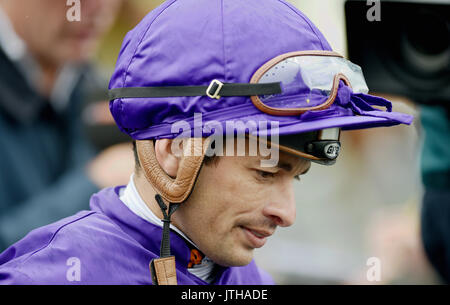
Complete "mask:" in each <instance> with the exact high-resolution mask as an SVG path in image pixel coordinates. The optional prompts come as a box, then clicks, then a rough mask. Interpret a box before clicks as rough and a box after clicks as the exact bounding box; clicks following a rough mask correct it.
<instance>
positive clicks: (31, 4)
mask: <svg viewBox="0 0 450 305" xmlns="http://www.w3.org/2000/svg"><path fill="white" fill-rule="evenodd" d="M77 2H79V3H80V5H79V8H80V14H79V16H80V21H72V22H70V21H69V20H68V18H67V15H68V11H69V10H71V9H72V10H73V8H74V7H75V6H76V4H75V3H77ZM67 3H68V1H66V0H37V1H36V0H31V1H30V0H0V4H1V6H2V8H3V10H4V11H5V13H6V14H7V15H8V16H9V18H10V20H11V22H12V24H13V26H14V30H15V31H16V33H17V34H18V35H19V36H20V37H21V38H22V39H23V40H24V41H25V42H26V44H27V47H28V50H29V51H30V52H31V54H33V57H35V58H36V59H37V60H38V61H39V62H40V63H41V64H44V65H52V66H55V65H56V66H58V65H61V64H62V63H64V62H67V61H72V62H82V61H85V60H87V59H89V58H90V57H92V56H93V54H94V53H95V51H96V47H97V45H98V43H99V39H100V38H101V36H102V35H103V34H104V33H105V32H106V31H107V30H108V29H109V27H110V26H111V24H112V22H113V21H114V19H115V17H116V14H117V12H118V10H119V7H120V5H121V3H122V0H80V1H72V2H71V1H69V3H73V4H71V5H67ZM69 15H71V16H72V14H69Z"/></svg>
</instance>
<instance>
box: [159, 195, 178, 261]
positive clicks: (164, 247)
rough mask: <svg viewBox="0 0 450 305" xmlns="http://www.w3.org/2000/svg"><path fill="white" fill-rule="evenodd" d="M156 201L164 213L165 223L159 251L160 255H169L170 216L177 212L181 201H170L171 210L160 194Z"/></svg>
mask: <svg viewBox="0 0 450 305" xmlns="http://www.w3.org/2000/svg"><path fill="white" fill-rule="evenodd" d="M155 199H156V202H157V203H158V205H159V207H160V208H161V211H162V213H163V216H164V219H163V220H162V222H163V223H164V224H163V234H162V240H161V248H160V251H159V257H161V258H162V257H168V256H170V216H172V214H173V213H174V212H175V210H176V209H177V208H178V207H179V206H180V204H179V203H170V204H169V209H168V210H169V211H168V212H166V210H167V205H166V204H165V203H164V201H163V200H162V198H161V196H160V195H159V194H156V195H155Z"/></svg>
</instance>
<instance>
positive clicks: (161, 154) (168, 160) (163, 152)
mask: <svg viewBox="0 0 450 305" xmlns="http://www.w3.org/2000/svg"><path fill="white" fill-rule="evenodd" d="M172 141H173V140H172V139H160V140H156V141H155V155H156V160H158V163H159V165H160V167H161V168H162V169H163V170H164V171H165V172H166V174H167V175H169V176H170V177H172V178H175V177H176V176H177V172H178V167H179V165H180V158H179V157H177V156H176V155H175V154H174V152H173V151H172Z"/></svg>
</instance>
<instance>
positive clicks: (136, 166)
mask: <svg viewBox="0 0 450 305" xmlns="http://www.w3.org/2000/svg"><path fill="white" fill-rule="evenodd" d="M133 155H134V170H135V172H136V173H139V171H140V170H141V162H139V157H138V154H137V149H136V140H133ZM218 160H219V158H218V156H216V155H213V156H205V158H204V159H203V164H205V165H210V164H211V163H214V164H216V163H217V161H218Z"/></svg>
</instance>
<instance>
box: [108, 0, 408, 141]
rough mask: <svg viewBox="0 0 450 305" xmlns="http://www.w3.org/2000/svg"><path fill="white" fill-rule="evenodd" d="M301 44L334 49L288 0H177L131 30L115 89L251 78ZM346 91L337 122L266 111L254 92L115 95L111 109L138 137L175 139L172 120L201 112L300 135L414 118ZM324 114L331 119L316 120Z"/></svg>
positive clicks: (213, 117) (188, 118) (124, 127)
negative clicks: (217, 96) (254, 99)
mask: <svg viewBox="0 0 450 305" xmlns="http://www.w3.org/2000/svg"><path fill="white" fill-rule="evenodd" d="M302 50H328V51H330V50H331V47H330V45H329V44H328V42H327V41H326V39H325V38H324V36H323V35H322V34H321V33H320V31H319V30H318V29H317V28H316V27H315V26H314V25H313V24H312V23H311V21H309V19H308V18H307V17H306V16H305V15H303V14H302V13H301V12H300V11H298V10H297V9H296V8H294V7H293V6H292V5H290V4H288V3H286V2H284V1H280V0H246V1H241V0H227V1H221V0H183V1H179V0H178V1H177V0H171V1H167V2H165V3H163V4H162V5H161V6H160V7H158V8H157V9H155V10H153V11H152V12H150V13H149V14H148V15H147V16H146V17H145V18H144V19H143V20H142V21H141V22H140V23H139V24H138V25H137V26H136V27H135V28H134V29H133V30H131V31H130V32H129V33H128V34H127V35H126V37H125V39H124V42H123V45H122V49H121V51H120V54H119V58H118V60H117V64H116V69H115V72H114V73H113V75H112V77H111V80H110V88H111V89H112V88H120V87H145V86H179V85H208V84H209V83H210V82H211V81H212V80H213V79H218V80H220V81H222V82H230V83H248V82H249V81H250V78H251V76H252V75H253V73H254V72H255V71H256V70H257V69H258V68H259V67H260V66H261V65H262V64H264V63H265V62H267V61H268V60H270V59H272V58H274V57H276V56H278V55H280V54H284V53H287V52H292V51H302ZM341 89H342V88H341ZM343 90H344V91H345V89H343ZM340 91H342V90H340ZM347 91H348V90H347ZM340 97H341V98H340V102H339V106H340V107H341V108H342V109H339V110H338V111H337V110H336V109H333V110H332V111H333V112H334V115H333V116H332V117H336V120H335V121H334V120H330V115H329V114H330V111H328V110H326V111H324V112H318V113H317V114H315V115H314V117H315V120H313V121H312V120H306V118H307V117H308V116H295V117H293V116H289V117H280V116H271V115H267V114H265V113H262V112H261V111H259V110H258V109H257V108H256V107H255V106H254V105H253V104H252V102H251V100H250V98H249V97H222V98H221V99H220V100H215V99H211V98H209V97H206V96H198V97H170V98H123V99H115V100H113V101H111V102H110V110H111V113H112V115H113V117H114V119H115V121H116V123H117V125H118V126H119V128H120V129H121V130H122V131H123V132H125V133H127V134H129V135H130V136H131V137H132V138H134V139H138V140H142V139H149V138H173V137H175V136H177V134H173V133H172V131H171V126H172V124H173V123H175V122H177V121H179V120H186V121H188V122H190V123H192V122H193V116H194V113H202V114H203V119H204V120H218V121H219V122H222V123H223V122H224V121H225V120H240V121H244V122H245V121H258V120H265V121H278V122H279V124H280V126H283V128H280V133H281V134H283V132H284V130H287V129H288V130H289V132H290V133H295V132H302V131H305V130H308V129H309V130H311V126H316V127H317V126H319V125H320V126H321V127H322V128H327V127H335V126H336V123H337V122H339V124H340V126H342V127H343V128H344V129H352V128H366V127H376V126H391V125H396V124H400V123H405V124H409V123H410V122H411V121H412V117H411V116H405V115H403V114H397V113H390V114H386V113H387V112H386V111H380V110H377V109H373V108H372V109H366V108H367V107H362V106H361V104H362V102H361V101H360V100H363V101H364V102H365V103H367V104H369V105H370V104H371V103H372V101H374V100H376V98H375V97H371V96H370V95H353V94H351V93H349V92H344V93H341V92H340ZM344 97H346V98H344ZM350 101H351V103H350ZM299 104H304V101H299ZM355 115H358V116H360V117H358V118H357V119H355V118H353V117H354V116H355ZM343 116H345V117H346V119H342V118H341V117H343ZM338 118H339V119H338ZM320 119H324V120H325V121H326V122H327V123H328V125H324V124H322V123H319V122H317V121H318V120H320ZM308 125H309V126H310V127H308ZM203 136H207V134H206V133H204V134H203Z"/></svg>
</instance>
